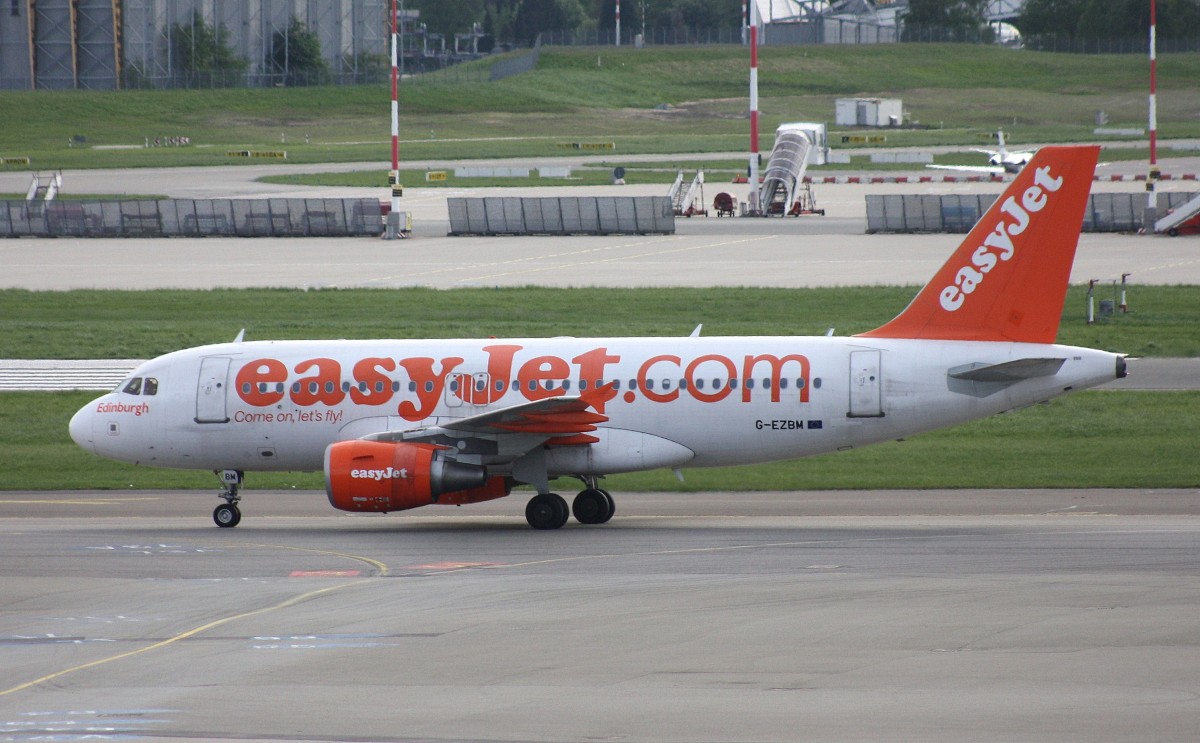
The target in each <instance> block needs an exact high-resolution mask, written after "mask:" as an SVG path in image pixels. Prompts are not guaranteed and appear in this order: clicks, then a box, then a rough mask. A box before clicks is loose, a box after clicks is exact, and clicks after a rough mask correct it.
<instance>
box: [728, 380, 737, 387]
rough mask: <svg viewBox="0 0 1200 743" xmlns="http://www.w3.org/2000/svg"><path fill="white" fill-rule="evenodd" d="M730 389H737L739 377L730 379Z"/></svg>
mask: <svg viewBox="0 0 1200 743" xmlns="http://www.w3.org/2000/svg"><path fill="white" fill-rule="evenodd" d="M729 389H731V390H736V389H737V377H730V378H729Z"/></svg>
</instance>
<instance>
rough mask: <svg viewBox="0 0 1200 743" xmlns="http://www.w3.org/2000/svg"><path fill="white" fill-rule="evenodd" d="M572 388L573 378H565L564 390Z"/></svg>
mask: <svg viewBox="0 0 1200 743" xmlns="http://www.w3.org/2000/svg"><path fill="white" fill-rule="evenodd" d="M570 389H571V380H569V379H564V380H563V391H564V392H566V391H569V390H570Z"/></svg>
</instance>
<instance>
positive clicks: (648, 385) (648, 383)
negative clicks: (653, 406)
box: [646, 379, 654, 390]
mask: <svg viewBox="0 0 1200 743" xmlns="http://www.w3.org/2000/svg"><path fill="white" fill-rule="evenodd" d="M646 389H648V390H652V389H654V380H653V379H647V380H646Z"/></svg>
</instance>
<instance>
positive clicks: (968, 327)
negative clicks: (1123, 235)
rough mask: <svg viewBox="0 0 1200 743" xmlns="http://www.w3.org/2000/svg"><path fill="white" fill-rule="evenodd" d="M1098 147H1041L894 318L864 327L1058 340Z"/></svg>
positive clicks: (907, 334) (896, 332) (882, 334)
mask: <svg viewBox="0 0 1200 743" xmlns="http://www.w3.org/2000/svg"><path fill="white" fill-rule="evenodd" d="M1099 153H1100V148H1099V147H1094V146H1092V147H1043V148H1042V149H1041V150H1039V151H1038V152H1037V154H1035V155H1034V157H1033V159H1032V160H1030V162H1029V164H1028V165H1026V166H1025V168H1024V169H1023V170H1022V171H1021V172H1020V173H1018V174H1017V177H1016V178H1015V179H1014V180H1013V182H1012V183H1011V184H1009V186H1008V188H1007V189H1005V191H1004V193H1003V194H1001V195H1000V198H998V199H996V201H995V203H994V204H992V206H991V208H990V209H988V210H987V212H986V213H985V214H984V215H983V217H982V218H981V219H980V220H979V221H978V222H977V223H976V224H975V227H973V228H972V229H971V232H970V233H969V234H968V235H967V237H966V239H965V240H963V242H962V244H961V245H959V246H958V249H957V250H956V251H954V254H953V255H952V256H951V257H950V260H948V261H946V263H945V265H943V266H942V267H941V269H939V270H938V272H937V274H936V275H934V277H933V279H932V280H931V281H930V282H929V283H928V284H926V285H925V288H924V289H922V290H921V291H920V293H919V294H917V296H916V298H915V299H914V300H913V301H912V303H911V304H910V305H909V306H908V307H907V308H906V309H905V310H904V311H903V312H901V313H900V314H899V315H898V316H896V318H895V319H893V320H892V321H891V322H889V323H887V324H885V325H883V326H882V327H879V328H876V329H875V330H872V331H870V332H867V333H862V334H861V335H862V336H865V337H868V338H926V339H937V340H971V341H1017V342H1026V343H1053V342H1054V339H1055V336H1057V335H1058V323H1059V319H1060V318H1061V317H1062V308H1063V302H1064V301H1065V299H1066V295H1067V281H1068V279H1069V278H1070V275H1071V264H1072V263H1073V262H1074V260H1075V247H1076V245H1077V244H1078V242H1079V230H1080V228H1081V227H1082V225H1083V211H1084V208H1085V207H1086V205H1087V199H1088V194H1089V193H1090V191H1091V185H1092V174H1093V173H1094V171H1095V169H1096V160H1097V158H1098V157H1099Z"/></svg>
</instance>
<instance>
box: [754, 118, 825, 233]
mask: <svg viewBox="0 0 1200 743" xmlns="http://www.w3.org/2000/svg"><path fill="white" fill-rule="evenodd" d="M812 147H813V143H812V140H810V139H809V138H808V137H807V136H805V134H804V133H803V132H799V131H784V130H782V128H781V131H779V132H777V133H776V137H775V147H774V148H773V149H772V150H771V159H770V160H768V161H767V169H766V170H764V171H763V175H762V185H761V186H760V187H759V192H758V194H759V195H758V199H759V204H761V205H762V208H761V213H762V214H763V215H764V216H772V215H775V216H781V217H782V216H786V215H793V216H795V215H799V214H824V213H825V212H824V211H821V210H818V209H817V208H816V203H815V201H814V200H813V196H812V189H811V188H810V187H809V186H808V184H806V183H804V173H805V171H807V170H808V163H809V152H810V151H811V150H812Z"/></svg>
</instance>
